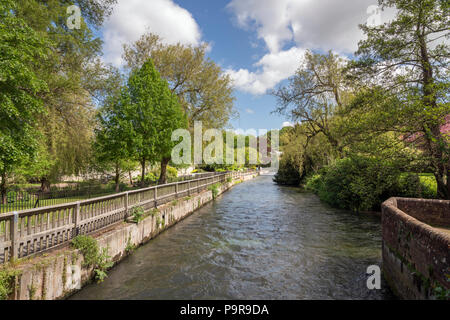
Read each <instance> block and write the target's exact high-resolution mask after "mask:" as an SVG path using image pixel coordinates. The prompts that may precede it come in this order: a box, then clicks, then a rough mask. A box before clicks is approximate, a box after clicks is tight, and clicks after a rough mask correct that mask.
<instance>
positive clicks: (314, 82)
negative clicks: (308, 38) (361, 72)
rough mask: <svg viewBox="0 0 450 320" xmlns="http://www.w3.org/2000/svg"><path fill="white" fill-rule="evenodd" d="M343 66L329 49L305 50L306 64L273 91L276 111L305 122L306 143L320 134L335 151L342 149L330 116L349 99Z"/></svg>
mask: <svg viewBox="0 0 450 320" xmlns="http://www.w3.org/2000/svg"><path fill="white" fill-rule="evenodd" d="M344 66H345V63H344V61H343V59H342V58H340V57H339V56H337V55H335V54H333V53H332V52H331V51H330V52H329V53H328V54H326V55H323V54H318V53H312V52H310V51H308V52H306V54H305V63H304V64H303V65H302V66H301V67H299V69H298V70H297V71H296V73H295V75H294V76H292V77H291V78H290V79H289V85H288V86H282V87H280V88H278V90H276V91H274V92H272V94H273V95H274V96H276V97H277V98H278V107H277V109H276V110H275V111H276V112H278V113H280V114H284V115H287V116H289V117H290V118H291V119H292V120H293V121H295V122H297V121H302V122H303V123H304V126H302V129H304V134H305V135H306V137H307V139H306V144H308V143H309V141H310V139H311V138H312V137H314V136H316V135H317V134H319V133H322V134H323V135H325V137H326V138H327V139H328V141H329V142H330V143H331V144H332V145H333V147H334V148H335V149H336V150H337V151H338V152H342V146H341V145H340V143H339V141H338V139H337V137H336V134H335V133H334V132H333V128H332V124H331V118H332V117H333V116H334V115H335V114H336V113H337V112H338V111H339V110H340V109H341V108H342V106H343V105H344V104H345V103H346V102H347V100H348V98H349V92H348V91H349V89H348V87H347V86H346V84H345V79H344V72H343V70H344Z"/></svg>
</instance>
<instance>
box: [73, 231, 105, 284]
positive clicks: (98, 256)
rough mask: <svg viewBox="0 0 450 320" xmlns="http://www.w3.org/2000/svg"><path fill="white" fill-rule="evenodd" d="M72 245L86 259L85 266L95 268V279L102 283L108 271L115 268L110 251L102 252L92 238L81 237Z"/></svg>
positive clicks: (74, 240) (76, 238)
mask: <svg viewBox="0 0 450 320" xmlns="http://www.w3.org/2000/svg"><path fill="white" fill-rule="evenodd" d="M71 245H72V246H73V247H74V248H76V249H79V250H80V251H81V254H82V255H83V257H84V262H83V266H84V267H89V266H92V267H94V273H95V279H96V280H97V281H98V282H102V281H103V280H104V279H105V278H106V270H108V269H109V268H111V267H112V266H113V263H112V262H111V260H110V259H111V257H110V256H109V255H108V249H107V248H103V249H101V250H100V248H99V246H98V243H97V240H95V239H94V238H92V237H90V236H84V235H79V236H76V237H75V238H74V239H72V241H71Z"/></svg>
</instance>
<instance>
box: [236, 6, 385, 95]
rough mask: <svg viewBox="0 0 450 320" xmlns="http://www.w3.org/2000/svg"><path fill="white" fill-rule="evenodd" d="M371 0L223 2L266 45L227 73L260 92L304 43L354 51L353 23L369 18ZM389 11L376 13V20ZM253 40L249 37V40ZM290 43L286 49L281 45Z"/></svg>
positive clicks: (292, 63) (292, 64) (285, 71)
mask: <svg viewBox="0 0 450 320" xmlns="http://www.w3.org/2000/svg"><path fill="white" fill-rule="evenodd" d="M376 3H377V1H376V0H358V1H348V0H232V1H231V2H230V3H229V5H228V6H227V7H228V9H229V10H231V12H232V13H233V14H234V19H235V21H236V23H237V25H238V26H239V27H241V28H243V29H246V30H255V31H256V34H257V37H258V38H259V39H262V40H263V41H264V42H265V44H266V47H267V50H268V51H269V53H268V54H266V55H265V56H264V57H263V58H262V59H261V60H260V61H259V62H257V63H256V64H255V65H254V67H256V71H254V72H251V71H249V70H247V69H239V70H231V69H228V70H227V73H228V74H230V75H231V76H232V78H233V79H234V80H235V85H236V87H237V88H238V89H240V90H243V91H245V92H249V93H252V94H264V93H266V92H267V90H268V89H271V88H273V87H274V86H275V85H277V84H278V83H279V82H280V81H282V80H284V79H286V78H288V77H290V76H291V75H293V74H294V72H295V70H296V69H297V68H298V66H299V63H300V61H301V58H302V56H303V53H304V51H305V50H304V49H306V48H308V49H312V50H323V51H328V50H333V52H335V53H339V54H341V55H342V54H350V53H353V52H354V51H356V49H357V44H358V41H359V40H360V39H362V37H363V33H362V31H361V30H360V29H359V28H358V25H359V24H363V23H366V22H367V21H369V19H371V18H372V19H373V16H372V15H373V10H372V11H368V8H369V7H370V6H371V5H374V4H376ZM391 16H392V12H390V13H386V12H385V13H383V12H382V13H381V21H386V20H388V19H389V18H390V17H391ZM252 43H254V42H252ZM286 45H290V46H291V48H290V49H289V50H286V49H284V48H285V47H286Z"/></svg>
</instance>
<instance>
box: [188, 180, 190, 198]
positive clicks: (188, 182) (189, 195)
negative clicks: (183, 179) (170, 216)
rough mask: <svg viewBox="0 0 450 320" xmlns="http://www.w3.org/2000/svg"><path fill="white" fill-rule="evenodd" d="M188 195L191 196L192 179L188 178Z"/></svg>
mask: <svg viewBox="0 0 450 320" xmlns="http://www.w3.org/2000/svg"><path fill="white" fill-rule="evenodd" d="M188 196H191V181H190V180H188Z"/></svg>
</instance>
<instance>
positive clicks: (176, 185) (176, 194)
mask: <svg viewBox="0 0 450 320" xmlns="http://www.w3.org/2000/svg"><path fill="white" fill-rule="evenodd" d="M175 198H177V199H178V182H177V183H176V184H175Z"/></svg>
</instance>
